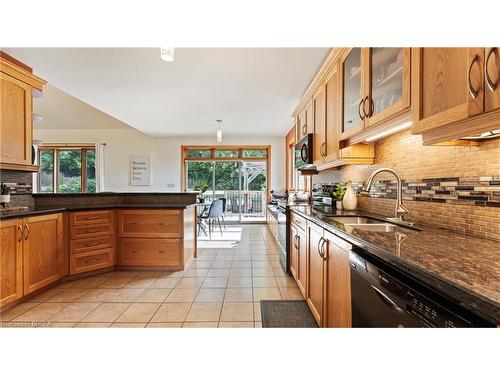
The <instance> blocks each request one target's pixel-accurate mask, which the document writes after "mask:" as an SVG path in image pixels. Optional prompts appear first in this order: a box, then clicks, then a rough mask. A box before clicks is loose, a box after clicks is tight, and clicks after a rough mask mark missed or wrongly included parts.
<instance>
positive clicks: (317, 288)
mask: <svg viewBox="0 0 500 375" xmlns="http://www.w3.org/2000/svg"><path fill="white" fill-rule="evenodd" d="M323 240H324V239H323V229H322V228H321V227H319V226H318V225H316V224H313V223H311V222H308V223H307V244H308V245H307V292H306V301H307V304H308V305H309V308H310V309H311V312H312V314H313V316H314V318H315V319H316V322H318V325H319V326H320V327H322V326H323V319H324V314H323V303H324V299H325V298H324V290H325V274H326V262H325V260H324V259H323V257H322V255H321V247H322V244H323Z"/></svg>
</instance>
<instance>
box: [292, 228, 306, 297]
mask: <svg viewBox="0 0 500 375" xmlns="http://www.w3.org/2000/svg"><path fill="white" fill-rule="evenodd" d="M306 238H307V237H306V233H305V231H302V230H301V229H298V228H296V227H295V226H294V225H292V226H291V227H290V272H291V273H292V276H293V277H294V279H295V281H296V282H297V286H298V287H299V290H300V292H301V293H302V295H303V296H304V298H305V297H306V286H307V241H306Z"/></svg>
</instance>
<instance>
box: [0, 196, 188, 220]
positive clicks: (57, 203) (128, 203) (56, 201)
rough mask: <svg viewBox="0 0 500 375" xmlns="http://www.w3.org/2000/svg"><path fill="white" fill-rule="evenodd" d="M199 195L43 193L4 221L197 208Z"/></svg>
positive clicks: (4, 213) (0, 216)
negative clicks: (77, 213) (75, 213)
mask: <svg viewBox="0 0 500 375" xmlns="http://www.w3.org/2000/svg"><path fill="white" fill-rule="evenodd" d="M196 196H197V193H188V192H168V193H167V192H163V193H156V192H152V193H149V192H133V193H117V192H102V193H81V194H80V193H62V194H61V193H57V194H52V193H40V194H33V198H34V200H35V206H34V207H30V209H29V210H27V211H11V212H2V213H1V214H0V218H1V219H4V220H5V219H16V218H22V217H27V216H35V215H43V214H50V213H57V212H63V211H83V210H106V209H114V208H122V209H182V208H186V207H189V206H191V205H193V204H196Z"/></svg>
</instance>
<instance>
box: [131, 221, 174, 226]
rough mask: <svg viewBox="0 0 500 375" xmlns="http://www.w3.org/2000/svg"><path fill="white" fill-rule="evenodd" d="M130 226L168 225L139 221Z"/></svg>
mask: <svg viewBox="0 0 500 375" xmlns="http://www.w3.org/2000/svg"><path fill="white" fill-rule="evenodd" d="M129 224H130V225H148V224H149V225H167V224H166V223H155V222H151V221H150V222H142V221H138V222H130V223H129Z"/></svg>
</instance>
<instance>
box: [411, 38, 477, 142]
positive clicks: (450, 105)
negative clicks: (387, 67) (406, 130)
mask: <svg viewBox="0 0 500 375" xmlns="http://www.w3.org/2000/svg"><path fill="white" fill-rule="evenodd" d="M412 72H413V76H412V81H413V85H412V108H413V131H414V133H422V132H425V131H428V130H431V129H435V128H438V127H441V126H443V125H448V124H451V123H454V122H458V121H461V120H465V119H467V118H469V117H473V116H475V115H478V114H480V113H482V112H483V110H484V79H483V77H484V49H483V48H414V49H413V52H412Z"/></svg>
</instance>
